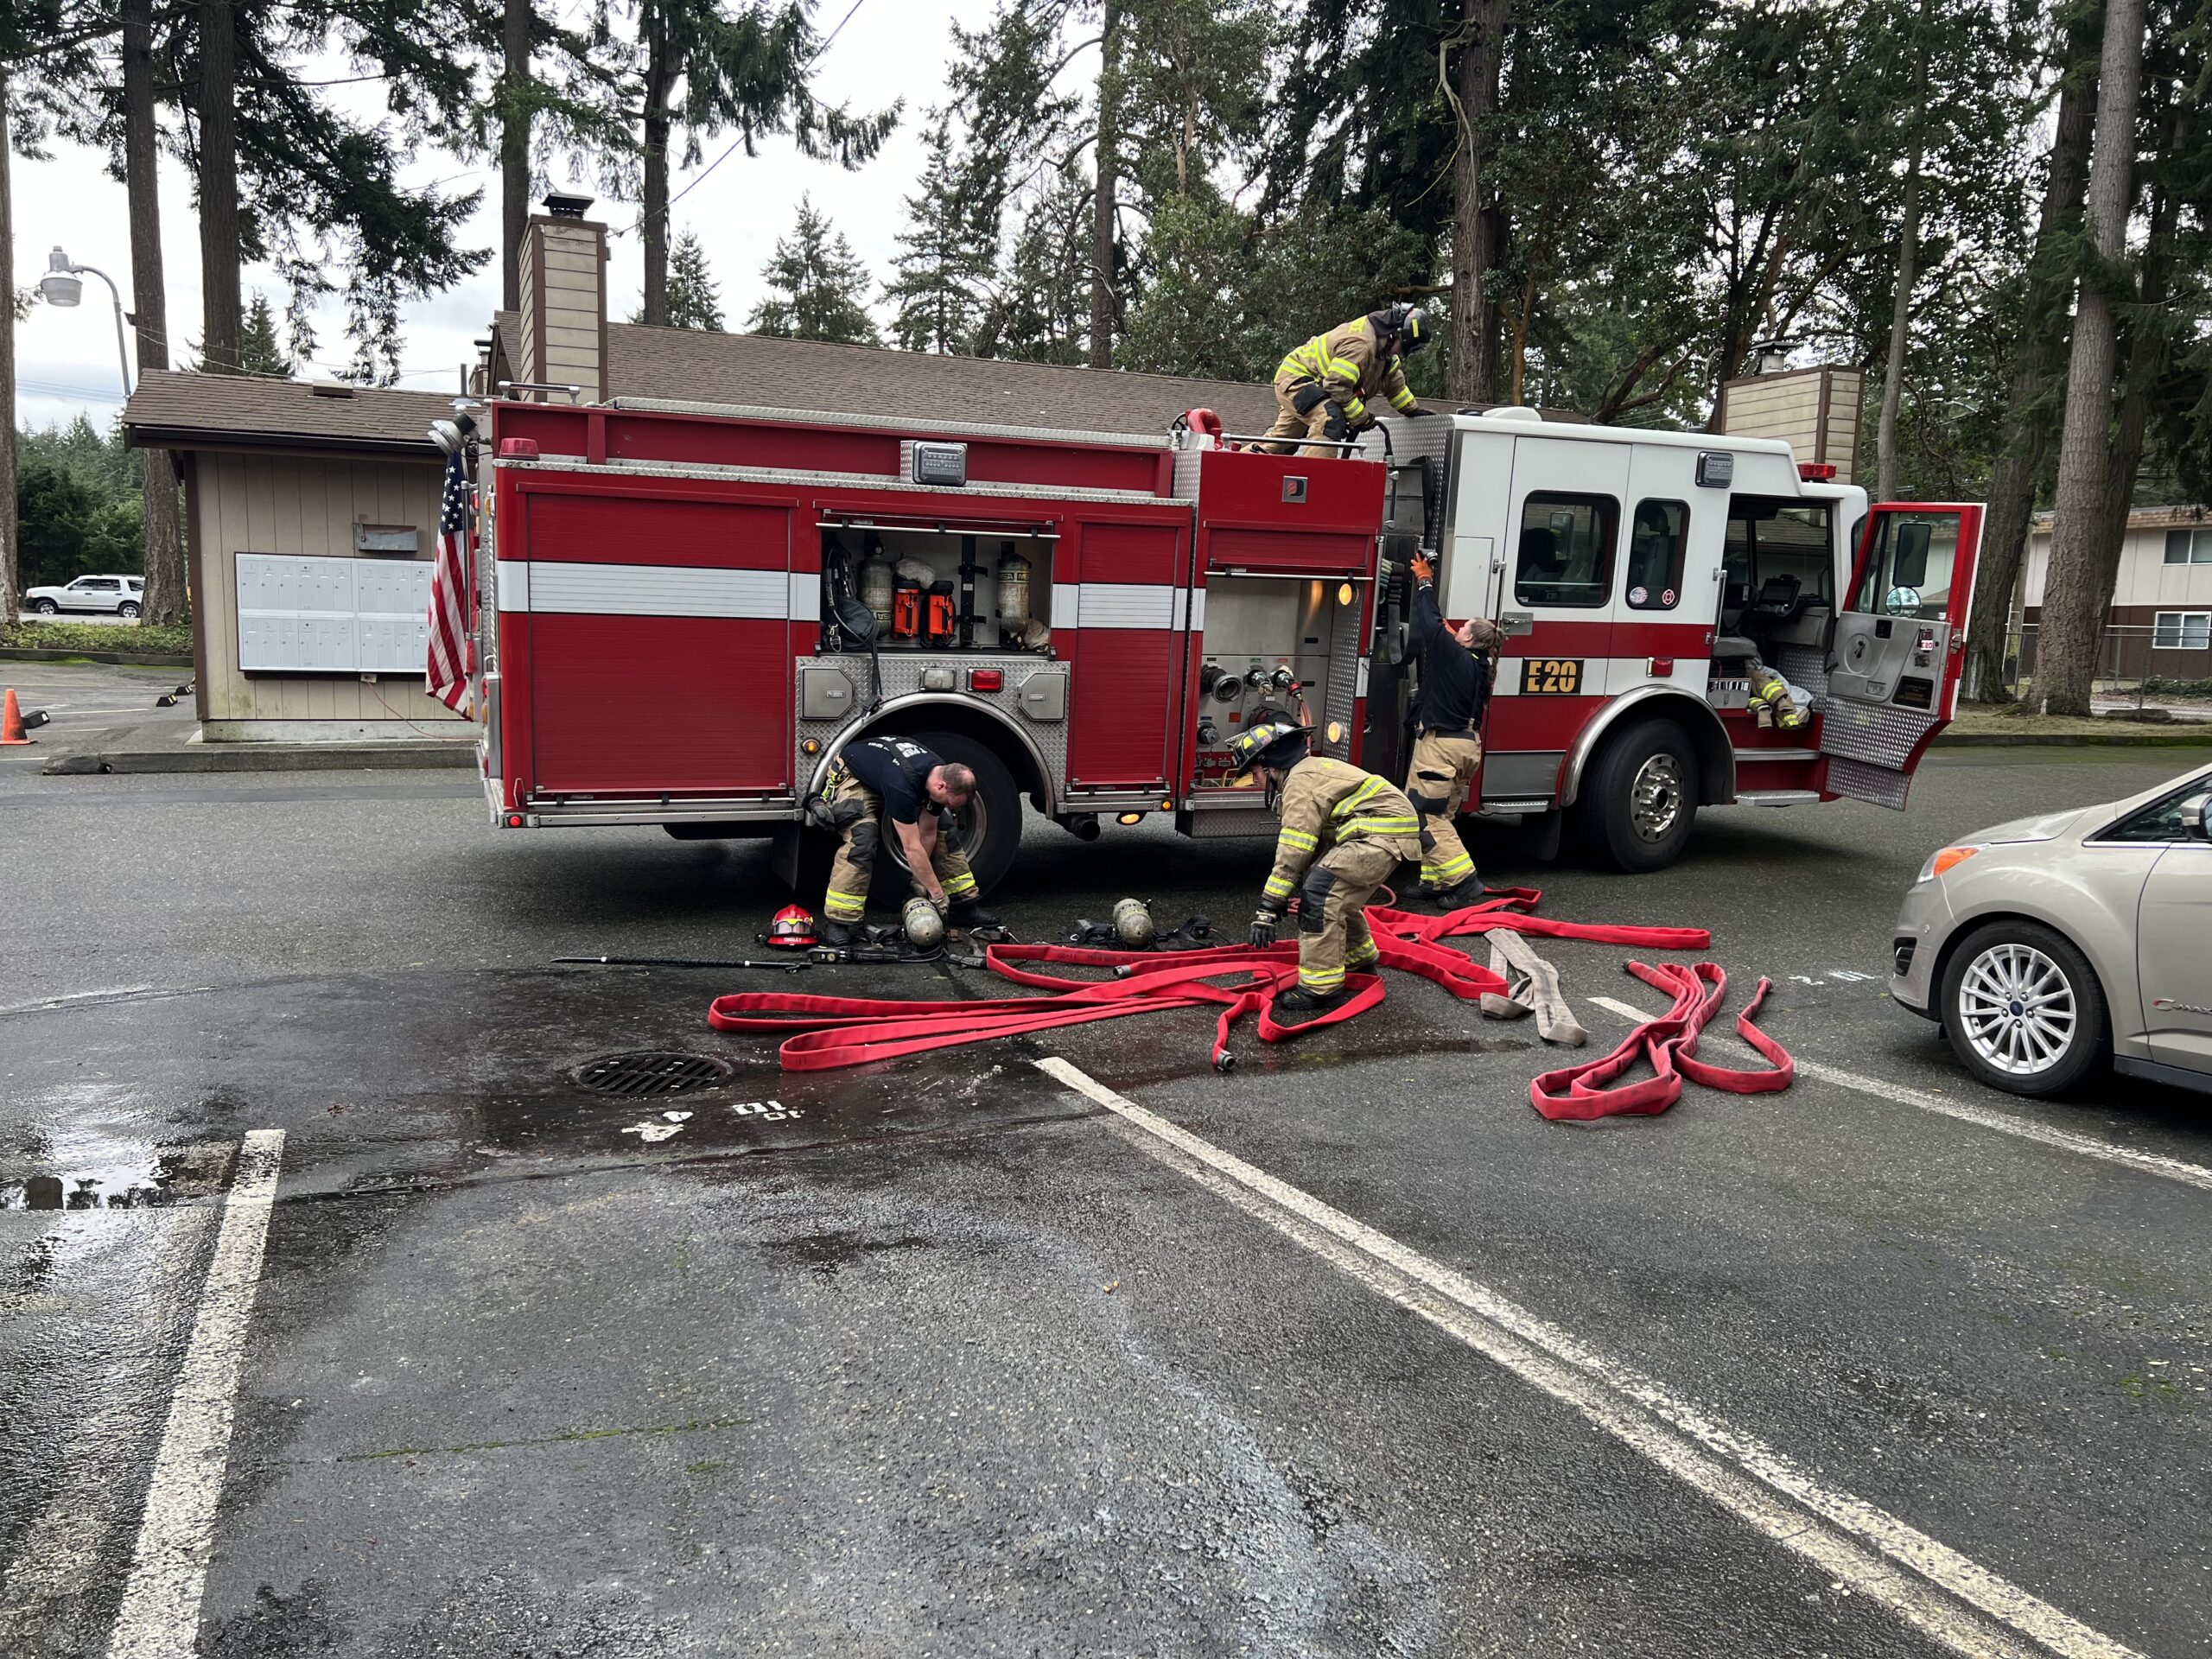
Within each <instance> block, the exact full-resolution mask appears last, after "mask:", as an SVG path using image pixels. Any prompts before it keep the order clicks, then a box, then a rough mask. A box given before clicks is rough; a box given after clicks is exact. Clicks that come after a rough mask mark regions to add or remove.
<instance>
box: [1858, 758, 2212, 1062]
mask: <svg viewBox="0 0 2212 1659" xmlns="http://www.w3.org/2000/svg"><path fill="white" fill-rule="evenodd" d="M2208 799H2212V767H2208V768H2206V769H2205V770H2202V771H2200V772H2191V773H2190V774H2189V775H2188V776H2186V777H2183V778H2179V779H2175V780H2173V781H2172V782H2171V783H2165V784H2161V785H2159V786H2158V788H2156V789H2153V790H2150V791H2146V792H2145V793H2144V794H2141V795H2138V796H2135V797H2134V798H2132V799H2129V800H2125V801H2114V802H2111V803H2108V804H2105V805H2102V806H2087V807H2072V808H2069V809H2068V810H2065V811H2063V812H2053V813H2050V814H2048V815H2047V816H2045V817H2037V818H2022V819H2019V820H2018V821H2017V822H2015V823H2000V824H1999V825H1998V826H1997V827H1996V828H1995V829H1985V830H1983V831H1981V833H1980V834H1979V835H1975V836H1967V838H1966V839H1965V840H1963V841H1956V842H1952V843H1951V844H1950V845H1949V846H1948V847H1945V848H1942V849H1939V850H1938V851H1937V852H1936V853H1935V854H1934V855H1932V856H1930V857H1929V861H1928V862H1927V863H1926V864H1925V865H1924V866H1923V867H1922V868H1921V872H1920V879H1919V880H1917V881H1916V882H1915V883H1914V884H1913V887H1912V890H1911V892H1910V893H1907V894H1906V895H1905V899H1904V909H1903V910H1902V911H1900V912H1898V914H1897V936H1896V938H1895V939H1894V940H1893V941H1892V943H1891V969H1892V975H1891V980H1890V995H1891V996H1893V997H1895V998H1896V999H1897V1001H1899V1002H1902V1003H1903V1004H1904V1006H1905V1007H1908V1008H1910V1009H1911V1010H1912V1011H1913V1012H1914V1013H1915V1014H1920V1015H1921V1016H1923V1018H1925V1019H1929V1020H1936V1021H1938V1022H1940V1023H1941V1024H1942V1027H1943V1030H1944V1033H1945V1034H1946V1035H1948V1037H1949V1039H1950V1041H1951V1046H1952V1048H1953V1049H1954V1050H1955V1051H1956V1052H1957V1053H1958V1057H1959V1058H1960V1060H1961V1061H1962V1062H1963V1063H1964V1064H1965V1065H1966V1068H1967V1070H1968V1071H1971V1072H1973V1073H1974V1076H1975V1077H1979V1078H1980V1079H1981V1081H1982V1082H1984V1083H1986V1084H1990V1085H1991V1086H1992V1087H1993V1088H1997V1089H2006V1090H2011V1091H2012V1093H2014V1094H2016V1095H2055V1094H2058V1093H2060V1092H2062V1091H2063V1090H2066V1089H2069V1088H2070V1087H2071V1086H2072V1085H2074V1084H2076V1083H2078V1082H2080V1081H2081V1080H2082V1077H2085V1076H2087V1075H2088V1072H2089V1071H2090V1070H2091V1068H2093V1067H2094V1066H2096V1065H2100V1064H2101V1063H2103V1062H2104V1061H2105V1060H2107V1058H2108V1059H2109V1060H2110V1061H2111V1063H2112V1065H2113V1067H2114V1069H2116V1070H2118V1071H2121V1072H2123V1073H2125V1074H2126V1075H2127V1076H2130V1077H2154V1078H2156V1079H2158V1081H2159V1082H2161V1083H2171V1084H2179V1085H2180V1086H2181V1087H2183V1088H2185V1089H2201V1090H2207V1091H2209V1092H2212V838H2208V836H2207V830H2206V824H2205V812H2206V803H2207V801H2208Z"/></svg>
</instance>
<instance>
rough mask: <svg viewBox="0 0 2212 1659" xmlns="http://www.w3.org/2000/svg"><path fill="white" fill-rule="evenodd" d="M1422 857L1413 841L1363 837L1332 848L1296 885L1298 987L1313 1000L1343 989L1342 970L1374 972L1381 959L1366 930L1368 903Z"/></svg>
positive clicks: (1408, 837)
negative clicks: (1411, 860) (1398, 871)
mask: <svg viewBox="0 0 2212 1659" xmlns="http://www.w3.org/2000/svg"><path fill="white" fill-rule="evenodd" d="M1418 856H1420V846H1419V843H1418V842H1415V841H1414V838H1413V837H1412V836H1378V837H1376V838H1375V839H1373V840H1368V839H1366V838H1364V837H1363V838H1362V839H1360V840H1357V841H1347V842H1341V843H1339V844H1338V845H1337V846H1334V847H1332V848H1330V849H1329V850H1328V851H1327V852H1325V853H1324V854H1322V855H1321V856H1320V857H1319V858H1317V859H1315V860H1314V861H1313V864H1312V865H1311V866H1309V867H1308V868H1307V869H1306V879H1305V880H1303V881H1302V882H1300V884H1299V899H1298V982H1299V984H1300V986H1302V987H1303V988H1305V989H1306V990H1309V991H1311V992H1313V994H1314V995H1317V996H1329V995H1334V994H1335V993H1336V992H1338V991H1340V990H1342V989H1344V969H1347V968H1372V967H1373V966H1374V965H1375V962H1376V957H1378V956H1379V955H1380V954H1381V953H1380V952H1379V951H1377V950H1376V948H1375V935H1374V934H1373V933H1371V932H1370V931H1368V927H1367V901H1368V900H1369V899H1371V898H1373V897H1374V896H1375V889H1376V888H1377V887H1381V886H1382V885H1383V883H1384V882H1385V881H1388V880H1389V879H1390V876H1391V874H1392V873H1393V872H1395V870H1396V869H1397V868H1398V866H1399V865H1400V864H1401V863H1402V861H1405V860H1407V859H1408V858H1415V857H1418Z"/></svg>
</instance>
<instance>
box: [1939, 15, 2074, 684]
mask: <svg viewBox="0 0 2212 1659" xmlns="http://www.w3.org/2000/svg"><path fill="white" fill-rule="evenodd" d="M2092 44H2093V42H2092V41H2091V40H2090V39H2089V38H2088V29H2086V27H2079V26H2077V38H2076V39H2075V41H2073V43H2072V45H2071V47H2070V48H2069V51H2068V53H2067V57H2068V62H2067V64H2066V65H2065V79H2063V81H2062V82H2061V84H2060V87H2059V93H2058V130H2057V131H2056V134H2054V135H2053V137H2052V138H2051V143H2050V177H2049V178H2048V179H2047V180H2046V181H2044V193H2043V212H2042V214H2041V216H2040V217H2039V218H2038V219H2037V222H2036V244H2035V251H2034V253H2033V255H2032V256H2031V258H2030V261H2029V265H2028V292H2027V296H2026V299H2025V302H2024V317H2023V319H2022V323H2021V329H2020V343H2019V346H2018V349H2017V350H2016V351H2015V352H2014V353H2013V357H2012V391H2011V393H2010V395H2009V397H2007V399H2006V404H2005V433H2006V438H2005V452H2004V454H2001V455H1999V457H1998V458H1997V465H1996V467H1994V468H1993V470H1992V473H1991V476H1990V482H1989V512H1988V516H1987V517H1986V518H1984V519H1983V520H1982V527H1981V556H1980V562H1979V565H1978V567H1977V569H1976V571H1975V575H1974V614H1973V616H1972V617H1971V618H1970V619H1969V620H1968V622H1967V671H1966V691H1967V696H1970V697H1978V698H1980V699H1982V700H1983V701H1985V702H1997V701H1999V700H2000V699H2001V698H2003V697H2005V695H2006V694H2005V690H2004V683H2005V682H2004V673H2005V634H2006V632H2008V630H2009V629H2010V628H2011V626H2012V594H2013V590H2014V589H2015V588H2017V587H2018V584H2019V579H2020V563H2021V560H2022V558H2023V557H2024V555H2025V553H2026V551H2027V545H2028V528H2029V525H2030V523H2031V520H2032V519H2033V518H2034V516H2035V502H2036V480H2037V479H2039V478H2041V477H2042V476H2043V468H2044V461H2046V460H2048V459H2049V458H2050V439H2051V429H2052V426H2053V423H2052V421H2051V419H2050V412H2049V410H2048V409H2047V407H2046V406H2045V405H2044V393H2045V392H2046V391H2049V390H2050V385H2051V383H2052V382H2053V381H2054V380H2056V379H2057V378H2058V377H2059V375H2060V374H2061V372H2063V369H2064V367H2065V360H2066V323H2067V318H2066V301H2067V299H2068V296H2069V293H2070V291H2071V287H2072V284H2071V283H2069V282H2068V281H2067V280H2066V278H2065V268H2064V266H2063V264H2061V261H2062V259H2063V249H2062V247H2061V245H2060V244H2061V243H2062V241H2063V239H2064V238H2067V237H2069V236H2070V235H2071V234H2072V233H2073V231H2074V226H2075V222H2076V221H2077V220H2078V219H2080V218H2081V217H2082V188H2083V187H2084V186H2085V185H2086V184H2087V182H2088V168H2089V132H2090V126H2091V117H2092V115H2093V114H2094V111H2095V109H2096V92H2097V88H2096V81H2095V79H2094V77H2091V76H2088V75H2083V74H2079V73H2075V72H2076V71H2077V70H2078V69H2080V68H2081V67H2082V60H2083V59H2084V58H2085V57H2087V55H2088V51H2089V49H2090V47H2091V46H2092Z"/></svg>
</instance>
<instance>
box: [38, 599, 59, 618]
mask: <svg viewBox="0 0 2212 1659" xmlns="http://www.w3.org/2000/svg"><path fill="white" fill-rule="evenodd" d="M60 608H61V607H60V606H59V605H57V604H55V603H54V601H52V600H50V599H35V600H33V601H31V609H33V610H34V611H36V612H37V613H39V614H40V615H41V616H52V615H53V614H54V613H55V612H57V611H59V610H60Z"/></svg>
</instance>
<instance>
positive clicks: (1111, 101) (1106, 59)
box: [1090, 0, 1122, 369]
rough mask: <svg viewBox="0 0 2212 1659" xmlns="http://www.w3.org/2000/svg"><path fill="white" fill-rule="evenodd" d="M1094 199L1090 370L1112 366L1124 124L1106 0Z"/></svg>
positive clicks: (1118, 25)
mask: <svg viewBox="0 0 2212 1659" xmlns="http://www.w3.org/2000/svg"><path fill="white" fill-rule="evenodd" d="M1098 49H1099V60H1098V142H1097V143H1096V152H1097V156H1096V159H1097V163H1098V186H1097V195H1096V199H1095V200H1093V201H1092V203H1091V207H1090V366H1091V367H1092V368H1094V369H1110V368H1112V367H1113V366H1114V264H1115V243H1116V238H1115V235H1114V223H1115V213H1114V193H1115V190H1116V188H1117V187H1118V186H1119V184H1120V180H1119V178H1118V177H1117V176H1116V168H1117V163H1118V160H1119V157H1118V153H1117V152H1118V147H1119V143H1120V138H1121V134H1120V133H1119V132H1118V131H1117V130H1116V129H1117V128H1118V127H1119V126H1120V124H1121V120H1122V62H1121V52H1122V8H1121V5H1120V3H1119V0H1106V16H1105V22H1104V25H1103V28H1102V29H1100V31H1099V40H1098Z"/></svg>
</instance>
